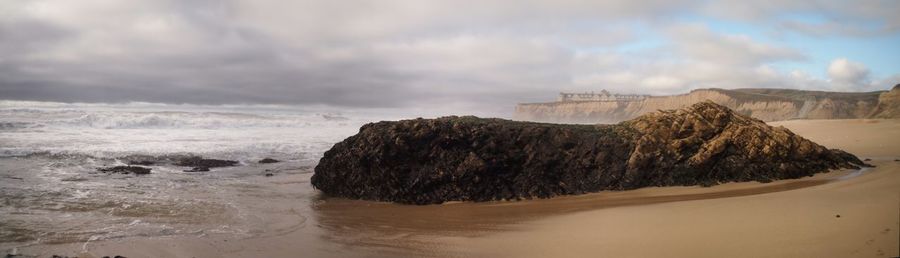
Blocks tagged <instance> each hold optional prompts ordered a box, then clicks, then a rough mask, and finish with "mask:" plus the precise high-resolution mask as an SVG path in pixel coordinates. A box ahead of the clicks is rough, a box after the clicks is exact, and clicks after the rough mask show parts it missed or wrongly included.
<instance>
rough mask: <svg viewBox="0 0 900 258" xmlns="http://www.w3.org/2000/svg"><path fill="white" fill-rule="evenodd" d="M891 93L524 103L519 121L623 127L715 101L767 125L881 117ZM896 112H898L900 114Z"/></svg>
mask: <svg viewBox="0 0 900 258" xmlns="http://www.w3.org/2000/svg"><path fill="white" fill-rule="evenodd" d="M886 93H887V92H884V91H874V92H825V91H803V90H789V89H733V90H727V89H700V90H694V91H691V92H690V93H688V94H682V95H674V96H653V97H649V98H646V99H643V100H639V101H619V102H616V101H609V102H600V101H592V102H591V101H584V102H549V103H524V104H519V105H518V106H516V112H515V116H514V118H515V119H516V120H525V121H536V122H553V123H591V124H593V123H617V122H620V121H624V120H628V119H632V118H635V117H637V116H640V115H643V114H646V113H650V112H654V111H657V110H666V109H678V108H684V107H687V106H690V105H693V104H695V103H699V102H703V101H712V102H715V103H717V104H720V105H723V106H726V107H728V108H731V109H733V110H735V111H736V112H738V113H740V114H744V115H749V116H752V117H754V118H758V119H761V120H763V121H779V120H789V119H846V118H869V117H880V116H878V113H880V112H883V111H877V110H876V107H877V106H879V103H880V100H879V97H880V96H881V95H883V94H886ZM897 108H898V107H893V109H890V108H888V109H887V110H888V112H890V110H894V111H893V112H898V113H900V110H896V109H897Z"/></svg>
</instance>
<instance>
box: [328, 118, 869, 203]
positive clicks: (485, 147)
mask: <svg viewBox="0 0 900 258" xmlns="http://www.w3.org/2000/svg"><path fill="white" fill-rule="evenodd" d="M859 165H864V163H863V162H862V161H860V160H859V159H858V158H857V157H855V156H853V155H851V154H849V153H846V152H844V151H841V150H834V149H832V150H829V149H827V148H825V147H823V146H821V145H818V144H816V143H814V142H812V141H809V140H807V139H804V138H802V137H800V136H798V135H795V134H794V133H792V132H791V131H789V130H788V129H785V128H783V127H777V128H776V127H771V126H769V125H766V124H765V123H764V122H762V121H760V120H757V119H754V118H750V117H747V116H743V115H739V114H736V113H735V112H733V111H732V110H730V109H728V108H726V107H723V106H720V105H717V104H714V103H711V102H703V103H698V104H695V105H692V106H690V107H688V108H685V109H681V110H676V111H660V112H655V113H650V114H646V115H643V116H640V117H638V118H635V119H632V120H629V121H625V122H622V123H619V124H615V125H561V124H544V123H531V122H516V121H509V120H503V119H483V118H476V117H443V118H438V119H415V120H404V121H398V122H378V123H371V124H367V125H365V126H363V127H362V128H361V129H360V132H359V133H358V134H357V135H354V136H352V137H349V138H347V139H345V140H344V141H342V142H340V143H337V144H335V145H334V147H332V149H331V150H329V151H327V152H325V155H324V157H323V158H322V159H321V161H320V162H319V164H318V165H317V166H316V168H315V174H314V175H313V177H312V184H313V186H315V187H316V188H317V189H319V190H321V191H322V192H324V193H325V194H328V195H332V196H340V197H346V198H353V199H364V200H377V201H391V202H399V203H408V204H435V203H442V202H445V201H490V200H502V199H523V198H526V199H527V198H548V197H553V196H557V195H570V194H582V193H588V192H596V191H600V190H627V189H635V188H640V187H646V186H673V185H714V184H718V183H723V182H741V181H761V182H768V181H771V180H777V179H788V178H799V177H804V176H810V175H813V174H815V173H819V172H826V171H828V170H831V169H839V168H858V166H859Z"/></svg>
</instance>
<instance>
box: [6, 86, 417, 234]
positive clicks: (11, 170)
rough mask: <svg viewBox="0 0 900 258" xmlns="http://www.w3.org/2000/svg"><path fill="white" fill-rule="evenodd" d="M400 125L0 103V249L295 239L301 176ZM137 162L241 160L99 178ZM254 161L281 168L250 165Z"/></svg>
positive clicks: (327, 111)
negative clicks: (291, 235) (343, 147)
mask: <svg viewBox="0 0 900 258" xmlns="http://www.w3.org/2000/svg"><path fill="white" fill-rule="evenodd" d="M398 117H400V115H395V116H393V117H392V116H389V115H384V112H381V113H375V112H367V111H354V110H347V109H341V110H339V109H335V108H327V107H293V106H276V105H230V106H204V105H170V104H154V103H128V104H66V103H52V102H28V101H0V248H3V249H5V250H14V249H16V248H23V247H29V246H35V245H48V244H65V243H84V249H85V250H88V249H89V248H90V243H91V242H94V241H102V240H109V239H117V238H128V237H166V236H176V235H191V236H199V237H209V236H212V235H224V236H230V237H260V236H263V235H267V234H283V233H285V232H290V231H294V230H297V229H299V228H303V227H305V226H306V225H307V223H308V219H309V217H310V213H311V212H312V211H311V209H312V208H311V206H312V204H313V203H314V202H315V201H316V196H317V194H318V193H317V192H316V191H315V190H314V189H312V187H311V186H310V185H309V182H308V178H309V176H310V175H311V173H313V168H314V166H315V164H316V162H317V161H318V159H319V158H320V157H321V156H322V153H323V152H324V151H326V150H328V149H329V148H330V147H331V146H332V145H333V144H335V143H336V142H339V141H341V140H342V139H344V138H345V137H348V136H351V135H353V134H355V133H356V132H357V131H358V130H359V127H360V126H361V125H363V124H365V123H368V122H372V121H378V120H384V119H396V118H398ZM135 156H139V157H145V158H149V159H160V160H162V159H165V158H170V157H173V156H202V157H204V158H215V159H228V160H236V161H239V162H240V164H239V165H238V166H236V167H226V168H213V169H212V171H209V172H184V170H185V169H187V168H185V167H179V166H175V165H173V164H165V163H164V164H154V165H149V166H146V167H148V168H150V169H151V173H150V174H148V175H133V174H110V173H103V172H99V171H98V168H101V167H109V166H116V165H125V162H126V160H125V158H126V157H135ZM263 158H274V159H277V160H280V161H281V162H279V163H274V164H260V163H258V161H259V160H260V159H263ZM267 174H268V175H267ZM273 202H279V204H278V205H271V203H273Z"/></svg>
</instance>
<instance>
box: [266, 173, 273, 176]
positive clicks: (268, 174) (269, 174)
mask: <svg viewBox="0 0 900 258" xmlns="http://www.w3.org/2000/svg"><path fill="white" fill-rule="evenodd" d="M274 175H275V174H272V173H266V176H274Z"/></svg>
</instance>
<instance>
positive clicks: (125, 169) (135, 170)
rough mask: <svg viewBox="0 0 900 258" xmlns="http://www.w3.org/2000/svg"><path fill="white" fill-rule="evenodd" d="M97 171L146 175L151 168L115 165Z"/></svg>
mask: <svg viewBox="0 0 900 258" xmlns="http://www.w3.org/2000/svg"><path fill="white" fill-rule="evenodd" d="M97 171H100V172H104V173H120V174H136V175H146V174H150V169H149V168H145V167H139V166H114V167H103V168H98V169H97Z"/></svg>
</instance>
